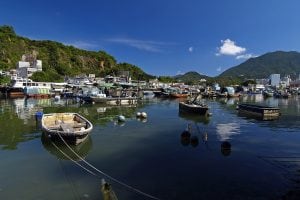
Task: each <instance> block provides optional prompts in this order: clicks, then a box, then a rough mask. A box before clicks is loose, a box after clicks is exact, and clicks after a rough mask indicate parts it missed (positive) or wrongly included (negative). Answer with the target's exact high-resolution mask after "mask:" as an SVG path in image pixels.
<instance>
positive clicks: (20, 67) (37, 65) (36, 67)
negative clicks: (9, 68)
mask: <svg viewBox="0 0 300 200" xmlns="http://www.w3.org/2000/svg"><path fill="white" fill-rule="evenodd" d="M37 71H43V68H42V61H41V60H35V61H33V62H32V64H31V63H30V62H26V61H19V62H18V63H17V74H18V76H19V77H22V78H29V77H31V76H32V74H33V73H34V72H37Z"/></svg>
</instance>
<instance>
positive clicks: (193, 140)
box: [180, 123, 208, 147]
mask: <svg viewBox="0 0 300 200" xmlns="http://www.w3.org/2000/svg"><path fill="white" fill-rule="evenodd" d="M196 130H197V131H196V132H195V131H194V132H193V131H192V124H190V123H189V124H188V125H187V128H186V129H185V130H184V131H183V132H182V133H181V135H180V143H181V144H182V146H188V145H191V146H192V147H197V146H198V145H199V134H201V133H200V131H199V127H198V125H197V124H196ZM207 140H208V134H207V132H204V133H203V134H202V141H203V142H204V144H207Z"/></svg>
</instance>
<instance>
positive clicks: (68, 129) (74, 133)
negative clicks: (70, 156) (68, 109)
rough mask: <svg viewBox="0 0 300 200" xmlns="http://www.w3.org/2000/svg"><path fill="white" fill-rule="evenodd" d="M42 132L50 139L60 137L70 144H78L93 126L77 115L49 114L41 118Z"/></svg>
mask: <svg viewBox="0 0 300 200" xmlns="http://www.w3.org/2000/svg"><path fill="white" fill-rule="evenodd" d="M41 122H42V130H43V131H44V132H45V133H46V134H47V136H48V137H50V138H51V139H54V140H56V139H61V137H62V138H63V139H64V140H66V141H67V142H68V143H71V144H75V145H77V144H79V143H81V142H82V141H84V139H85V138H86V136H87V135H88V134H89V133H90V132H91V131H92V129H93V125H92V123H91V122H89V121H88V120H87V119H86V118H84V117H83V116H81V115H79V114H78V113H49V114H44V115H43V117H42V120H41Z"/></svg>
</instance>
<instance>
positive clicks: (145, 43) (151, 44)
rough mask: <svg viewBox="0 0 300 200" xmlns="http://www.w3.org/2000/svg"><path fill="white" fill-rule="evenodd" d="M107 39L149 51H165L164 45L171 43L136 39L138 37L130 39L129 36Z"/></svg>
mask: <svg viewBox="0 0 300 200" xmlns="http://www.w3.org/2000/svg"><path fill="white" fill-rule="evenodd" d="M107 41H109V42H114V43H119V44H124V45H127V46H130V47H134V48H136V49H140V50H143V51H149V52H163V47H164V46H166V45H170V43H165V42H157V41H149V40H136V39H129V38H112V39H108V40H107Z"/></svg>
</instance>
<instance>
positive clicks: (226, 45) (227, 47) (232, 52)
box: [216, 39, 246, 56]
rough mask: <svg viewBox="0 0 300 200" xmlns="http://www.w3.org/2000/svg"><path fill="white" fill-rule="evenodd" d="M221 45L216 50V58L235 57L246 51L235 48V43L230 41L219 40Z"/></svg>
mask: <svg viewBox="0 0 300 200" xmlns="http://www.w3.org/2000/svg"><path fill="white" fill-rule="evenodd" d="M221 43H222V45H221V46H220V47H218V48H217V49H218V53H216V55H217V56H219V55H229V56H236V55H238V54H242V53H244V52H245V51H246V48H244V47H240V46H237V45H236V44H235V42H234V41H232V40H230V39H226V40H221Z"/></svg>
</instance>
